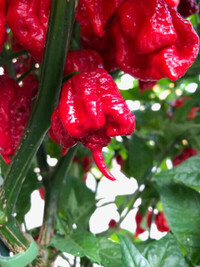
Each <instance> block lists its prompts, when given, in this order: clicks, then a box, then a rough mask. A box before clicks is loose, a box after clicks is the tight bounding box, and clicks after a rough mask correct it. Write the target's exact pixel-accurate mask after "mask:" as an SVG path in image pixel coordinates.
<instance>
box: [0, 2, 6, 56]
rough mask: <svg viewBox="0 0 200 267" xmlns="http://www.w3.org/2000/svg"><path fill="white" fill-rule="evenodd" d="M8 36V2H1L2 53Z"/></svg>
mask: <svg viewBox="0 0 200 267" xmlns="http://www.w3.org/2000/svg"><path fill="white" fill-rule="evenodd" d="M5 35H6V0H0V52H1V50H2V48H3V44H4V39H5Z"/></svg>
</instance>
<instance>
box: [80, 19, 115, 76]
mask: <svg viewBox="0 0 200 267" xmlns="http://www.w3.org/2000/svg"><path fill="white" fill-rule="evenodd" d="M110 25H111V23H108V24H107V25H106V26H105V29H104V36H102V37H99V36H97V35H96V34H95V33H94V32H93V31H92V30H91V29H90V28H88V27H84V26H83V27H81V44H82V46H83V47H84V48H87V49H95V50H96V51H98V53H99V54H100V55H101V57H102V59H103V62H104V67H105V69H106V70H107V71H114V70H116V69H118V68H119V66H118V64H117V63H116V60H115V45H114V40H113V38H112V35H111V27H110Z"/></svg>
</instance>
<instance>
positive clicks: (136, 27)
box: [112, 0, 199, 81]
mask: <svg viewBox="0 0 200 267" xmlns="http://www.w3.org/2000/svg"><path fill="white" fill-rule="evenodd" d="M112 24H113V26H112V34H113V35H112V36H113V39H114V40H115V42H114V43H115V45H116V61H117V63H118V65H119V66H120V68H121V69H122V70H123V71H124V72H127V73H129V74H131V75H132V76H134V77H135V78H138V79H141V80H144V81H145V80H148V81H152V80H154V81H155V80H159V79H161V78H164V77H166V78H169V79H171V80H173V81H175V80H177V79H178V78H180V77H181V76H183V75H184V73H185V72H186V70H187V69H188V68H189V67H190V65H191V64H192V63H193V62H194V60H195V58H196V56H197V54H198V49H199V39H198V35H197V34H196V32H195V31H194V29H193V27H192V24H191V23H190V22H189V21H186V20H184V19H183V18H182V17H181V16H180V15H179V14H178V13H177V12H176V10H175V9H174V8H171V7H170V6H168V5H167V4H166V3H165V1H164V0H144V1H140V0H127V1H125V2H123V3H122V4H121V5H120V8H118V9H117V11H116V12H115V20H114V21H113V23H112Z"/></svg>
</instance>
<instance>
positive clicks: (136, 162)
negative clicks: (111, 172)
mask: <svg viewBox="0 0 200 267" xmlns="http://www.w3.org/2000/svg"><path fill="white" fill-rule="evenodd" d="M152 165H153V151H152V150H151V149H150V148H149V147H148V146H147V145H146V144H145V141H144V140H143V139H142V138H140V137H138V136H136V135H132V137H131V140H130V142H129V144H128V158H127V160H125V162H124V168H123V170H124V172H125V174H126V175H127V176H129V177H131V176H133V177H134V178H136V179H137V180H140V179H141V178H142V177H143V175H144V174H145V173H146V172H147V170H149V169H150V168H151V167H152Z"/></svg>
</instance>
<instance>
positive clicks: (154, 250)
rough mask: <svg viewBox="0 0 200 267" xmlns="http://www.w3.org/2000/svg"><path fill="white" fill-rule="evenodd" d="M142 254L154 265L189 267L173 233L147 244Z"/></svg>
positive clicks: (153, 266)
mask: <svg viewBox="0 0 200 267" xmlns="http://www.w3.org/2000/svg"><path fill="white" fill-rule="evenodd" d="M142 255H143V256H144V257H145V258H146V259H147V260H148V261H149V263H150V264H151V266H152V267H169V266H170V267H188V264H187V263H186V261H185V258H184V257H183V254H182V252H181V250H180V248H179V246H178V244H177V243H176V240H175V238H174V237H173V235H172V234H167V235H166V236H165V237H163V238H162V239H160V240H158V241H153V242H151V243H149V244H147V245H146V247H145V249H144V251H143V252H142Z"/></svg>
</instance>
